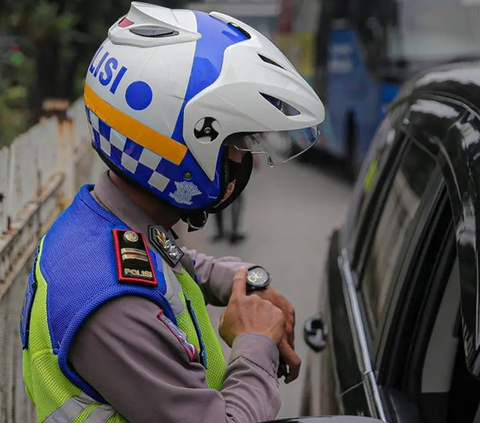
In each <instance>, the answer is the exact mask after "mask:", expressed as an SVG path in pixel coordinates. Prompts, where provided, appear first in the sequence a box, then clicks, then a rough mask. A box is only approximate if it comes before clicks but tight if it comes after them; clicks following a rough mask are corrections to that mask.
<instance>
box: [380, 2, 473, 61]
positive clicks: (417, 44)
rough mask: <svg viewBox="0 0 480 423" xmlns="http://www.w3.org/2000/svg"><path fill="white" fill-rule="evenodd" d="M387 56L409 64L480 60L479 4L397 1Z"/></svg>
mask: <svg viewBox="0 0 480 423" xmlns="http://www.w3.org/2000/svg"><path fill="white" fill-rule="evenodd" d="M392 17H393V18H394V19H392V20H391V22H390V24H389V26H388V41H389V42H388V53H389V54H388V56H389V58H390V59H391V60H393V61H396V60H402V61H406V62H415V61H423V62H425V61H427V62H442V61H452V60H456V59H462V58H470V57H480V25H478V20H479V17H480V1H478V0H395V5H394V8H393V14H392Z"/></svg>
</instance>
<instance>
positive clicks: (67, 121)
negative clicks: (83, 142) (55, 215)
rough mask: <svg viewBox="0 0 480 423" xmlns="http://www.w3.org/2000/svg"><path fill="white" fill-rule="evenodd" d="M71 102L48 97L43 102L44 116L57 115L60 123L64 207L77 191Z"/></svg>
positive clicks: (59, 151)
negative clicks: (69, 111)
mask: <svg viewBox="0 0 480 423" xmlns="http://www.w3.org/2000/svg"><path fill="white" fill-rule="evenodd" d="M69 107H70V103H69V102H68V100H63V99H46V100H44V102H43V105H42V110H43V116H44V117H46V118H49V117H52V116H55V117H56V119H57V123H58V169H59V170H60V171H61V172H63V174H64V181H63V189H62V195H61V198H60V202H61V206H62V208H65V207H67V206H68V205H69V204H70V203H71V201H72V200H73V197H74V195H75V192H76V186H75V134H74V127H73V121H72V119H71V118H70V117H69V116H68V113H67V112H68V108H69Z"/></svg>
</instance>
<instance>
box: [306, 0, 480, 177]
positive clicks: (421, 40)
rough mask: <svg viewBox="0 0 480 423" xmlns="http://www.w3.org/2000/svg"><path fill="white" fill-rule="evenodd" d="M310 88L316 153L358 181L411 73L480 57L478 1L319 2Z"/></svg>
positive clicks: (391, 0)
mask: <svg viewBox="0 0 480 423" xmlns="http://www.w3.org/2000/svg"><path fill="white" fill-rule="evenodd" d="M320 1H321V7H320V12H319V19H318V21H317V22H318V27H317V30H316V39H315V43H314V44H315V53H316V54H315V56H316V59H315V68H316V69H315V79H314V83H313V85H314V88H315V89H316V91H317V93H318V94H319V96H320V97H321V98H322V100H324V101H325V103H326V108H327V118H326V120H325V123H324V124H323V131H322V132H323V136H322V138H321V141H320V143H319V146H318V147H319V148H320V149H322V150H325V151H327V152H328V153H330V154H332V155H334V156H337V157H339V158H341V159H343V160H346V161H347V163H348V170H349V173H350V174H351V175H352V176H355V175H356V174H357V172H358V169H359V167H360V165H361V162H362V160H363V158H364V157H365V154H366V152H367V150H368V147H369V145H370V141H371V140H372V138H373V135H374V133H375V130H376V128H377V126H378V124H379V123H380V121H381V120H382V118H383V116H384V114H385V110H386V107H387V106H388V104H389V103H390V102H391V101H392V100H393V99H394V98H395V96H396V95H397V93H398V90H399V87H400V86H401V84H402V83H403V82H404V81H405V80H406V79H407V78H409V77H410V76H412V75H413V74H414V73H417V72H419V71H421V70H424V69H427V68H429V67H431V66H433V65H437V64H439V63H443V62H451V61H455V60H462V59H467V58H473V57H480V0H361V1H360V0H320Z"/></svg>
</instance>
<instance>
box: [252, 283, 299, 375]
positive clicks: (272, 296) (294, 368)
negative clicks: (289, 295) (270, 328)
mask: <svg viewBox="0 0 480 423" xmlns="http://www.w3.org/2000/svg"><path fill="white" fill-rule="evenodd" d="M254 293H255V294H256V296H259V297H260V298H262V299H264V300H267V301H269V302H271V303H272V304H273V305H275V306H276V307H278V308H279V309H280V310H282V312H283V315H284V316H285V336H284V337H283V339H282V340H281V341H280V344H279V346H278V349H279V351H280V356H281V357H282V359H283V361H284V362H285V364H286V365H287V366H288V368H289V373H288V375H287V377H286V378H285V383H290V382H292V381H294V380H295V379H296V378H297V377H298V375H299V373H300V366H301V364H302V359H301V358H300V357H299V356H298V354H297V353H296V352H295V346H294V341H295V332H294V330H295V309H294V308H293V306H292V304H290V301H288V300H287V299H286V298H285V297H284V296H283V295H282V294H281V293H280V292H279V291H277V290H276V289H275V288H274V287H273V286H272V285H269V286H268V288H267V289H266V290H265V291H254Z"/></svg>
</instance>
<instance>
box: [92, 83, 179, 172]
mask: <svg viewBox="0 0 480 423" xmlns="http://www.w3.org/2000/svg"><path fill="white" fill-rule="evenodd" d="M84 98H85V105H86V106H87V107H88V108H89V109H90V110H91V111H92V112H93V113H95V114H96V115H97V116H98V118H99V119H101V120H102V121H103V122H105V123H106V124H107V125H109V126H111V127H112V128H114V129H115V130H116V131H118V132H119V133H121V134H122V135H124V136H126V137H127V138H130V139H131V140H132V141H134V142H136V143H137V144H139V145H141V146H142V147H145V148H147V149H148V150H150V151H152V152H154V153H156V154H158V155H159V156H161V157H163V158H165V159H167V160H169V161H170V162H172V163H175V164H176V165H178V164H180V163H181V162H182V160H183V158H184V157H185V154H187V147H186V146H185V145H183V144H181V143H179V142H178V141H175V140H173V139H172V138H170V137H167V136H166V135H163V134H161V133H160V132H157V131H155V130H153V129H152V128H150V127H149V126H147V125H145V124H143V123H141V122H139V121H138V120H136V119H134V118H132V117H131V116H129V115H127V114H126V113H124V112H122V111H120V110H118V109H116V108H115V107H113V106H112V105H110V104H108V103H107V102H106V101H105V100H103V99H102V98H100V96H99V95H98V94H96V93H95V92H94V91H93V90H92V88H91V87H90V86H89V85H88V84H85V93H84Z"/></svg>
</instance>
